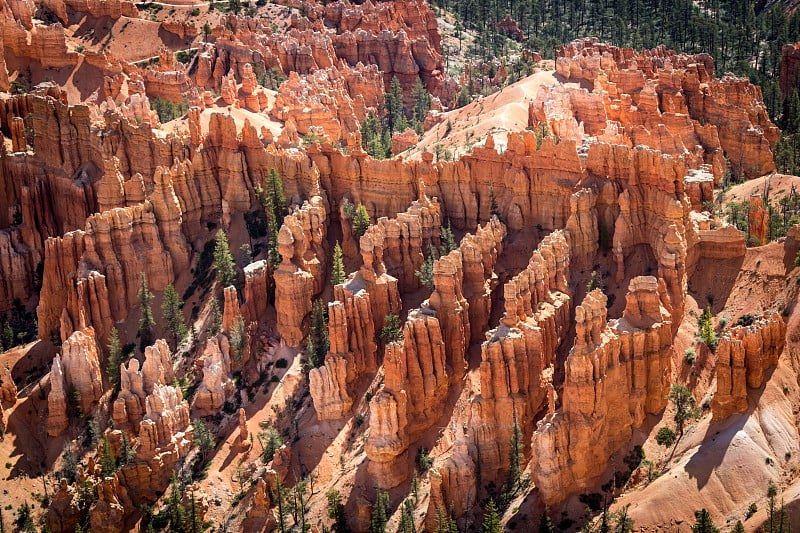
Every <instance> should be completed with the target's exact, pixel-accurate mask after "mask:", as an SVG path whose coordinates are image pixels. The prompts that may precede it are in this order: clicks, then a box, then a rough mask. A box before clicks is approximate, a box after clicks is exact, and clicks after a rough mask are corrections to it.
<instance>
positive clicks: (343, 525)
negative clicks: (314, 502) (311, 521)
mask: <svg viewBox="0 0 800 533" xmlns="http://www.w3.org/2000/svg"><path fill="white" fill-rule="evenodd" d="M325 498H326V499H327V500H328V509H327V511H328V518H330V519H331V520H333V532H334V533H345V532H347V531H349V530H348V528H347V519H346V518H345V514H344V504H343V503H342V496H341V495H340V494H339V491H338V490H336V489H330V490H329V491H328V492H326V493H325Z"/></svg>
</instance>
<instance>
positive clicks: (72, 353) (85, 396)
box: [47, 327, 103, 437]
mask: <svg viewBox="0 0 800 533" xmlns="http://www.w3.org/2000/svg"><path fill="white" fill-rule="evenodd" d="M102 394H103V378H102V376H101V375H100V360H99V358H98V353H97V342H96V340H95V333H94V329H93V328H91V327H87V328H84V329H81V330H78V331H75V332H73V333H72V334H71V335H70V336H69V338H68V339H66V340H65V341H64V344H63V345H62V347H61V354H57V355H56V356H55V358H54V359H53V366H52V368H51V370H50V394H49V395H48V398H47V405H48V410H49V414H48V418H47V432H48V434H49V435H50V436H52V437H54V436H57V435H60V434H61V433H62V432H63V431H64V430H65V429H66V428H67V426H68V424H69V420H68V418H67V415H68V413H67V404H68V402H69V403H70V405H73V404H74V408H75V409H77V410H78V411H79V413H81V414H82V415H88V414H89V413H91V411H92V409H93V407H94V404H95V403H96V402H97V401H98V400H99V399H100V396H102Z"/></svg>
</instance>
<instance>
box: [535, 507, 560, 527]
mask: <svg viewBox="0 0 800 533" xmlns="http://www.w3.org/2000/svg"><path fill="white" fill-rule="evenodd" d="M549 513H550V509H549V508H548V507H545V509H544V512H543V513H542V516H541V517H540V518H539V533H556V528H554V527H553V521H552V520H550V514H549Z"/></svg>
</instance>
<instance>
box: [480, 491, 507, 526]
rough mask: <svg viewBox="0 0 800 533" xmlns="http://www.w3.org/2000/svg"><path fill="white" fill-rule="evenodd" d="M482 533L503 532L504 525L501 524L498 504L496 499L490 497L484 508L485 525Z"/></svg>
mask: <svg viewBox="0 0 800 533" xmlns="http://www.w3.org/2000/svg"><path fill="white" fill-rule="evenodd" d="M481 532H482V533H503V526H501V525H500V516H499V514H498V512H497V505H496V504H495V503H494V499H492V498H489V503H487V504H486V508H485V509H484V510H483V527H482V528H481Z"/></svg>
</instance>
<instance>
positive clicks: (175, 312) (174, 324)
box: [161, 283, 188, 350]
mask: <svg viewBox="0 0 800 533" xmlns="http://www.w3.org/2000/svg"><path fill="white" fill-rule="evenodd" d="M161 313H162V316H163V318H164V323H165V325H166V329H167V336H168V337H169V341H170V347H171V348H172V349H173V350H174V349H175V348H177V346H178V343H179V342H180V341H181V340H183V338H184V337H185V336H186V333H187V332H188V330H187V329H186V323H185V322H184V320H183V300H181V298H180V296H178V292H177V291H176V290H175V286H174V285H173V284H172V283H170V284H169V285H167V288H166V289H165V290H164V299H163V301H162V302H161Z"/></svg>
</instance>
